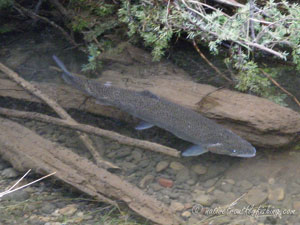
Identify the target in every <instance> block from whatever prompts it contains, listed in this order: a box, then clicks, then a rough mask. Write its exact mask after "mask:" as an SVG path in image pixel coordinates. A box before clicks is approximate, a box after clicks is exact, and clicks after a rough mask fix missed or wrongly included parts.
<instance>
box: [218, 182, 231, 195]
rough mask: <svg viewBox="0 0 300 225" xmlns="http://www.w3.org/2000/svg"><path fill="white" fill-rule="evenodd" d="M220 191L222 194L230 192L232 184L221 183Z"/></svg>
mask: <svg viewBox="0 0 300 225" xmlns="http://www.w3.org/2000/svg"><path fill="white" fill-rule="evenodd" d="M220 189H221V190H222V191H224V192H230V191H231V190H232V184H230V183H227V182H225V181H223V182H222V183H221V185H220Z"/></svg>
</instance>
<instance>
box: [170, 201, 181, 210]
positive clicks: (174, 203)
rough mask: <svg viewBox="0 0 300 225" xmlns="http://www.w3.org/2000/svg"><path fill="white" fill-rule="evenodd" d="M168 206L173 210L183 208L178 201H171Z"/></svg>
mask: <svg viewBox="0 0 300 225" xmlns="http://www.w3.org/2000/svg"><path fill="white" fill-rule="evenodd" d="M170 208H171V209H172V210H173V211H175V212H177V211H182V210H184V205H183V204H182V203H180V202H176V201H172V202H171V205H170Z"/></svg>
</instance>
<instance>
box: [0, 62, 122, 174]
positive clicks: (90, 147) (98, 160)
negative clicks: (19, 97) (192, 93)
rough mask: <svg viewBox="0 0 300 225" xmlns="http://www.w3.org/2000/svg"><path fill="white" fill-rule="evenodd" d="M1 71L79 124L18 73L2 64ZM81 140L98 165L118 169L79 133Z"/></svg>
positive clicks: (65, 118)
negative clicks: (105, 159)
mask: <svg viewBox="0 0 300 225" xmlns="http://www.w3.org/2000/svg"><path fill="white" fill-rule="evenodd" d="M0 70H1V71H2V72H3V73H5V74H6V75H7V76H8V77H9V78H10V79H12V80H14V81H15V82H16V83H17V84H18V85H20V86H21V87H23V88H24V89H25V90H27V91H29V92H30V93H31V94H33V95H34V96H36V97H38V98H39V99H41V100H42V101H43V102H45V103H46V104H47V105H49V106H50V107H51V108H52V109H53V110H54V111H55V112H56V113H57V114H58V115H59V116H60V117H61V118H62V119H64V120H65V121H66V122H67V123H70V124H75V125H76V124H77V122H76V121H75V120H74V119H73V118H72V117H71V116H70V115H69V114H68V113H67V112H66V111H65V110H64V109H63V108H62V107H61V106H60V105H59V104H57V102H55V101H54V100H53V99H51V98H49V97H48V96H47V95H46V94H44V93H42V92H41V91H40V90H39V89H38V88H37V87H35V86H34V85H32V84H31V83H29V82H28V81H26V80H24V79H23V78H22V77H20V76H19V75H18V74H17V73H15V72H14V71H12V70H11V69H9V68H8V67H6V66H5V65H3V64H2V63H0ZM78 135H79V138H80V139H81V141H82V142H83V143H84V144H85V146H86V147H87V149H88V150H89V151H90V153H91V154H92V155H93V157H94V159H95V161H96V163H97V164H99V165H102V166H103V167H104V168H118V167H117V166H115V165H113V164H112V163H110V162H107V161H104V160H103V159H102V157H101V155H100V154H99V152H98V151H97V150H96V149H95V147H94V145H93V144H92V140H91V139H90V138H89V137H88V136H87V135H86V134H81V133H78Z"/></svg>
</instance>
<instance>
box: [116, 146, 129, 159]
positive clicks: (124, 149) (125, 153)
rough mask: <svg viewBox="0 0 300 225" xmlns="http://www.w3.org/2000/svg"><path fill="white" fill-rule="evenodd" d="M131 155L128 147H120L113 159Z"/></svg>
mask: <svg viewBox="0 0 300 225" xmlns="http://www.w3.org/2000/svg"><path fill="white" fill-rule="evenodd" d="M131 153H132V151H131V148H129V147H122V148H120V149H119V150H118V151H116V154H115V157H116V158H124V157H126V156H128V155H130V154H131Z"/></svg>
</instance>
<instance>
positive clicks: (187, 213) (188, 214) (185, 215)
mask: <svg viewBox="0 0 300 225" xmlns="http://www.w3.org/2000/svg"><path fill="white" fill-rule="evenodd" d="M191 215H192V214H191V212H189V211H184V212H183V213H182V214H181V216H182V217H185V218H189V217H190V216H191Z"/></svg>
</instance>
